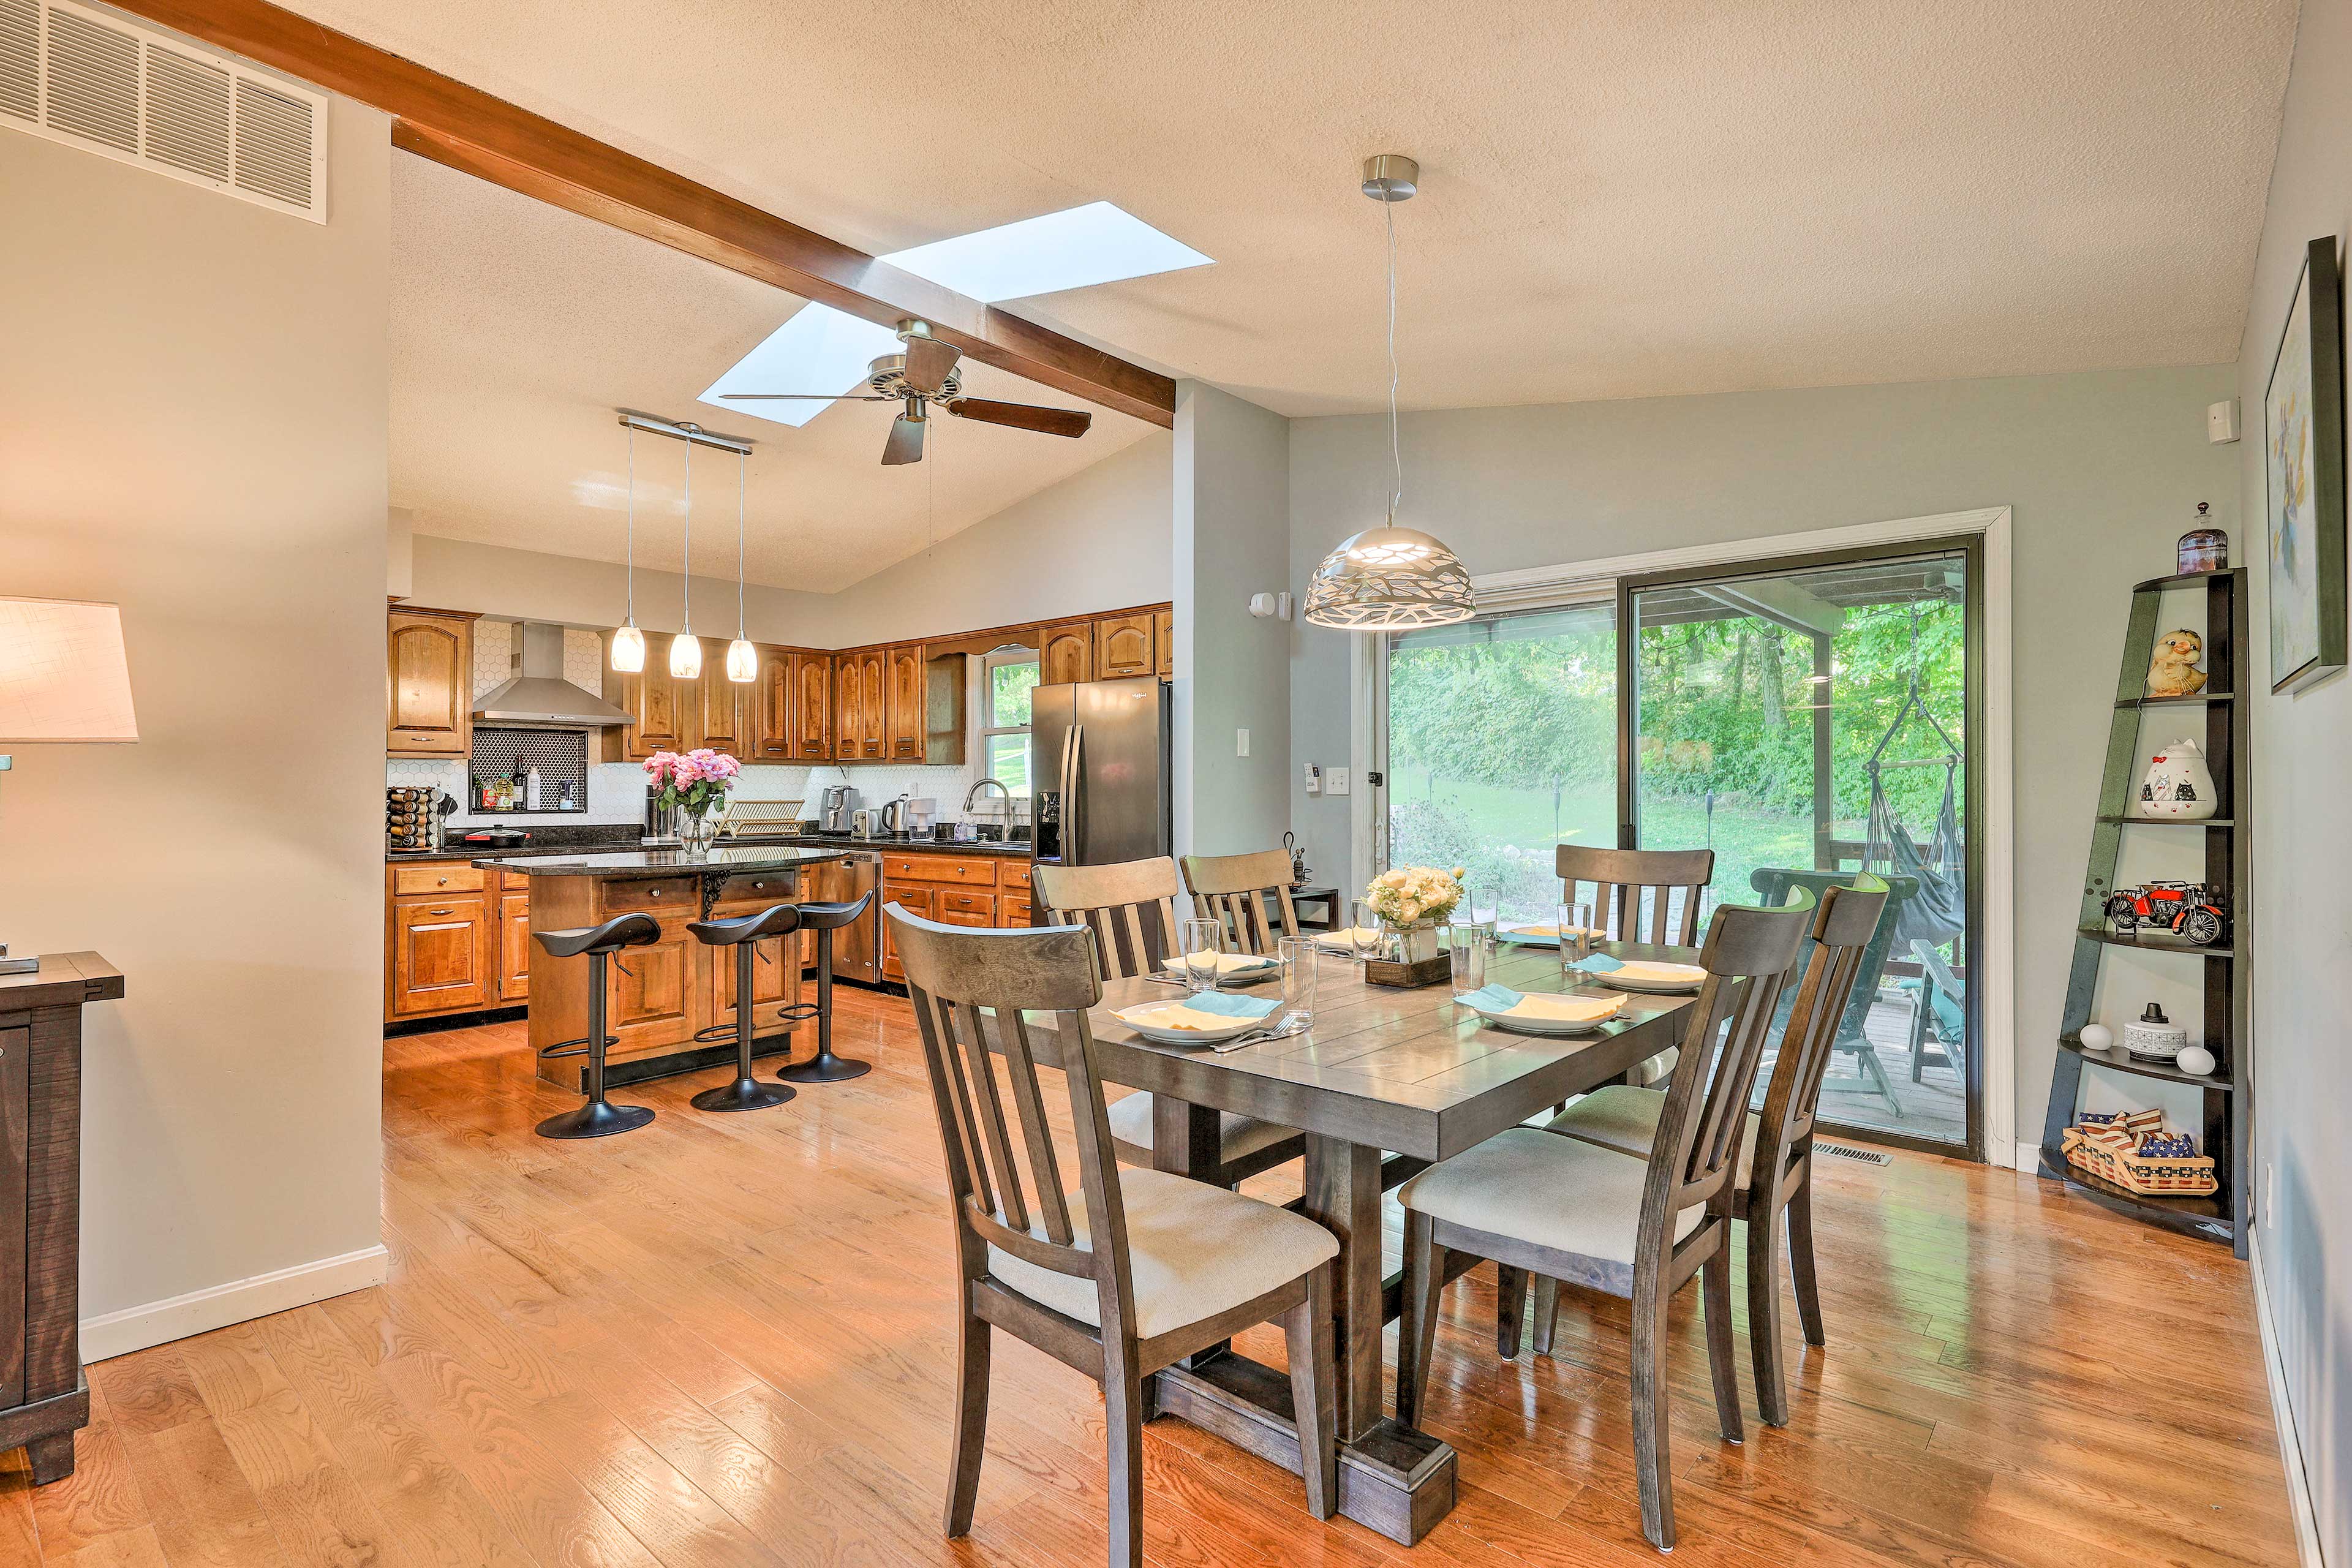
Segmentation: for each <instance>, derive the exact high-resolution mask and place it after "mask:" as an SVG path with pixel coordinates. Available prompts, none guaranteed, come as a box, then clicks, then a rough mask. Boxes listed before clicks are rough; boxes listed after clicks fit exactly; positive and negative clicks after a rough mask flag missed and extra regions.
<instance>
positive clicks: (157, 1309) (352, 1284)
mask: <svg viewBox="0 0 2352 1568" xmlns="http://www.w3.org/2000/svg"><path fill="white" fill-rule="evenodd" d="M390 1265H391V1255H390V1254H389V1253H387V1252H385V1251H384V1249H383V1247H381V1246H378V1247H363V1248H362V1249H361V1250H360V1251H358V1252H346V1253H344V1254H343V1255H342V1256H341V1257H339V1258H320V1259H318V1260H317V1261H316V1262H312V1263H298V1264H296V1265H295V1266H294V1267H293V1268H278V1269H272V1270H271V1271H270V1272H269V1273H267V1274H256V1275H254V1276H253V1277H252V1278H251V1279H232V1280H230V1281H229V1282H228V1283H227V1284H226V1285H215V1286H212V1287H210V1288H208V1289H203V1290H191V1291H190V1292H188V1294H186V1295H184V1296H173V1297H172V1298H170V1299H169V1300H162V1301H150V1302H148V1303H146V1304H145V1305H144V1306H139V1307H125V1308H124V1309H122V1310H121V1311H119V1312H106V1313H102V1314H100V1316H98V1317H95V1318H84V1319H83V1320H82V1321H81V1359H82V1360H84V1361H85V1362H93V1361H105V1360H107V1359H108V1358H110V1357H112V1356H119V1355H128V1354H129V1353H131V1352H132V1351H143V1350H145V1349H146V1348H147V1347H148V1346H150V1345H160V1344H164V1343H167V1342H170V1341H173V1340H184V1339H186V1338H187V1337H188V1336H189V1335H190V1334H201V1333H205V1332H206V1331H210V1330H213V1329H225V1328H226V1327H228V1325H229V1324H231V1323H242V1322H244V1321H247V1319H251V1318H264V1317H268V1315H269V1314H270V1313H272V1312H283V1311H288V1310H291V1309H293V1308H296V1307H307V1306H309V1305H310V1303H311V1302H313V1301H323V1300H326V1299H327V1298H328V1297H330V1296H341V1295H343V1294H345V1293H347V1292H349V1291H352V1290H364V1289H367V1288H368V1287H369V1286H371V1285H381V1284H383V1281H384V1276H385V1275H386V1274H387V1273H388V1272H389V1271H390Z"/></svg>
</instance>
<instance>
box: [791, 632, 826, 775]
mask: <svg viewBox="0 0 2352 1568" xmlns="http://www.w3.org/2000/svg"><path fill="white" fill-rule="evenodd" d="M793 692H794V697H793V756H795V757H797V758H799V759H800V760H801V761H803V762H822V761H824V759H825V758H827V757H830V756H832V755H833V656H832V655H831V654H823V653H796V654H794V655H793Z"/></svg>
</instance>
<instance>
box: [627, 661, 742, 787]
mask: <svg viewBox="0 0 2352 1568" xmlns="http://www.w3.org/2000/svg"><path fill="white" fill-rule="evenodd" d="M657 657H659V655H658V652H657V650H656V649H652V648H648V649H647V650H646V666H647V668H645V669H642V670H639V671H637V672H636V673H635V674H624V673H622V672H621V671H619V670H616V669H614V668H612V667H611V661H610V660H609V659H608V660H607V661H606V665H605V670H604V700H605V701H607V702H610V703H612V704H613V705H614V707H617V708H619V709H620V710H622V711H624V712H625V713H627V714H628V716H629V721H628V722H627V723H626V724H624V725H622V726H621V727H620V728H619V729H617V730H607V731H604V760H605V761H606V762H608V763H642V762H644V761H645V760H646V758H647V757H650V756H652V755H653V754H654V753H655V752H684V751H690V750H692V749H693V748H694V747H696V746H698V745H699V744H701V742H700V740H699V739H698V735H699V733H700V729H699V721H700V719H701V716H702V715H701V709H702V683H701V682H700V681H699V680H680V679H677V678H676V677H674V676H672V675H671V674H670V672H669V667H668V666H667V664H660V665H656V663H655V660H656V658H657ZM721 679H724V677H721Z"/></svg>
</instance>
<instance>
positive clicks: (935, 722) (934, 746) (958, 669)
mask: <svg viewBox="0 0 2352 1568" xmlns="http://www.w3.org/2000/svg"><path fill="white" fill-rule="evenodd" d="M964 668H965V666H964V658H963V655H961V654H959V653H950V654H942V655H940V657H939V658H933V659H927V660H925V661H924V664H923V761H924V762H926V763H929V764H930V765H931V766H933V767H961V766H962V765H963V758H964V742H963V737H964V686H965V681H964Z"/></svg>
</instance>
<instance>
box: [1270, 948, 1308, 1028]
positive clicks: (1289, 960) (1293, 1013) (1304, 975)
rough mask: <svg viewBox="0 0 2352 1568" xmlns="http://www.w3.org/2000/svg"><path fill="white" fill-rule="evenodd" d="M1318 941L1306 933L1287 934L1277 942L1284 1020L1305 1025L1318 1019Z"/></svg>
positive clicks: (1287, 1022) (1277, 960)
mask: <svg viewBox="0 0 2352 1568" xmlns="http://www.w3.org/2000/svg"><path fill="white" fill-rule="evenodd" d="M1315 952H1316V949H1315V944H1314V943H1313V942H1309V941H1307V939H1306V938H1305V937H1303V936H1286V937H1284V938H1283V939H1282V941H1281V942H1279V943H1277V944H1276V962H1278V963H1280V964H1281V965H1282V1021H1283V1023H1285V1024H1289V1023H1290V1022H1292V1021H1293V1020H1294V1019H1295V1020H1297V1022H1298V1023H1299V1024H1300V1025H1301V1026H1311V1025H1312V1024H1313V1023H1314V1022H1315Z"/></svg>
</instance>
